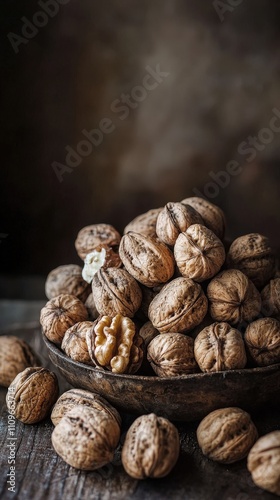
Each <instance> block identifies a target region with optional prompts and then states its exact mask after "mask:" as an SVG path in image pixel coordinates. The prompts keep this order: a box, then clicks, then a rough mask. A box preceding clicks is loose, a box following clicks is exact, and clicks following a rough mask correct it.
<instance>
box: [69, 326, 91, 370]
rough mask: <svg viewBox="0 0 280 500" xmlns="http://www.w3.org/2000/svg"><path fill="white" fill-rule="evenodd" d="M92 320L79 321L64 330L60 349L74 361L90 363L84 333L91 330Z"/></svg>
mask: <svg viewBox="0 0 280 500" xmlns="http://www.w3.org/2000/svg"><path fill="white" fill-rule="evenodd" d="M93 327H94V323H93V322H92V321H80V322H79V323H76V324H75V325H73V326H71V328H68V330H66V332H65V335H64V337H63V340H62V343H61V349H62V350H63V351H64V352H65V354H67V356H69V357H70V358H71V359H74V361H79V362H80V363H86V364H87V365H92V360H91V357H90V355H89V352H88V347H87V340H86V334H87V332H88V331H89V330H92V329H93Z"/></svg>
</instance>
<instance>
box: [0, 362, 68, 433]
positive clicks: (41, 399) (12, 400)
mask: <svg viewBox="0 0 280 500" xmlns="http://www.w3.org/2000/svg"><path fill="white" fill-rule="evenodd" d="M57 397H58V381H57V377H56V375H55V374H54V373H53V372H51V371H49V370H47V369H46V368H41V367H30V368H26V369H25V370H24V371H22V372H21V373H19V374H18V375H17V376H16V378H15V379H14V380H13V382H12V383H11V385H10V386H9V390H8V393H7V398H6V401H7V407H8V410H13V411H14V415H15V417H16V418H17V419H18V420H20V421H21V422H23V423H24V424H35V423H37V422H40V421H41V420H43V419H44V418H45V417H47V416H48V415H49V413H50V411H51V408H52V406H53V404H54V403H55V401H56V400H57Z"/></svg>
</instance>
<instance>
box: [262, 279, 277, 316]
mask: <svg viewBox="0 0 280 500" xmlns="http://www.w3.org/2000/svg"><path fill="white" fill-rule="evenodd" d="M261 298H262V313H263V314H264V316H270V317H272V318H276V319H278V320H280V278H275V279H273V280H271V281H270V282H269V283H268V285H266V286H265V287H264V289H263V290H262V292H261Z"/></svg>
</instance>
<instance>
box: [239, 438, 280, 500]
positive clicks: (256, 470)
mask: <svg viewBox="0 0 280 500" xmlns="http://www.w3.org/2000/svg"><path fill="white" fill-rule="evenodd" d="M247 466H248V469H249V471H250V472H251V474H252V479H253V481H254V483H255V484H256V485H257V486H259V488H263V489H264V490H267V491H270V492H271V493H274V494H275V495H278V496H280V431H278V430H277V431H274V432H270V433H269V434H266V435H265V436H262V437H260V438H259V439H258V441H257V442H256V443H255V444H254V446H253V447H252V448H251V450H250V453H249V455H248V459H247Z"/></svg>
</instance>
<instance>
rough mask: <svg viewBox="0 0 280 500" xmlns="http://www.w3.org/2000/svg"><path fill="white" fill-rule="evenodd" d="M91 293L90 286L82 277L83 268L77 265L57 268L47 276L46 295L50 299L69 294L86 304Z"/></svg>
mask: <svg viewBox="0 0 280 500" xmlns="http://www.w3.org/2000/svg"><path fill="white" fill-rule="evenodd" d="M90 291H91V290H90V285H89V284H88V283H87V282H86V281H85V280H84V279H83V277H82V268H81V267H80V266H76V265H75V264H68V265H65V266H59V267H56V268H55V269H53V270H52V271H51V272H50V273H49V274H48V276H47V280H46V284H45V293H46V296H47V297H48V299H53V298H54V297H57V295H61V294H65V293H67V294H69V295H75V297H77V298H78V299H80V300H81V301H82V302H85V300H86V299H87V297H88V296H89V294H90Z"/></svg>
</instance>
